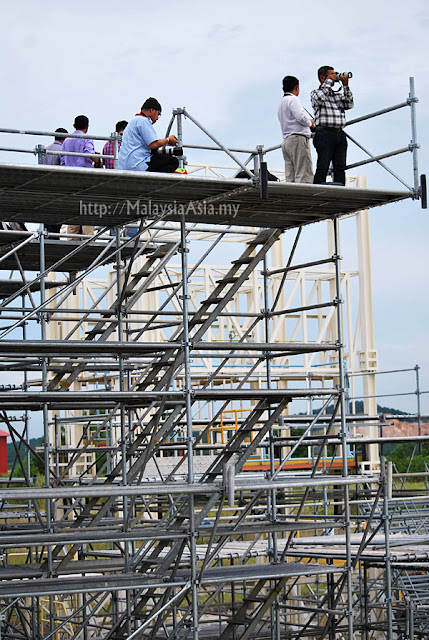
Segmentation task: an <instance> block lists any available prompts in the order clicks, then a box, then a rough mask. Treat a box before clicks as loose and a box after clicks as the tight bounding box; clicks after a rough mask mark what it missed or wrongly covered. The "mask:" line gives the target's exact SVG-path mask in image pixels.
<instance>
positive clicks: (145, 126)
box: [118, 98, 179, 173]
mask: <svg viewBox="0 0 429 640" xmlns="http://www.w3.org/2000/svg"><path fill="white" fill-rule="evenodd" d="M161 111H162V109H161V105H160V104H159V102H158V100H156V99H155V98H148V99H147V100H146V101H145V102H144V103H143V106H142V108H141V112H140V113H137V114H136V116H135V117H134V118H133V119H132V120H131V122H130V123H129V124H128V126H127V128H126V129H125V131H124V133H123V136H122V145H121V149H120V151H119V159H118V169H126V170H127V171H158V172H160V173H173V171H175V170H176V169H177V167H178V166H179V161H178V159H177V158H176V157H175V156H172V155H166V154H162V153H152V151H155V150H157V149H160V148H161V147H165V146H166V145H170V146H172V147H175V146H176V145H177V144H178V142H179V141H178V140H177V138H176V137H175V136H174V135H170V136H168V138H158V136H157V134H156V132H155V129H154V127H153V125H154V123H155V122H156V121H157V120H158V118H159V116H160V115H161Z"/></svg>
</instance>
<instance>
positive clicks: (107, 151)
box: [103, 120, 128, 169]
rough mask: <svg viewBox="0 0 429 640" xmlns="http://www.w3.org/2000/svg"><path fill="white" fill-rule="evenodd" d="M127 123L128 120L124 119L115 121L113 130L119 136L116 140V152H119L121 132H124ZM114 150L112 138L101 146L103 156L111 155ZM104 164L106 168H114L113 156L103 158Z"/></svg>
mask: <svg viewBox="0 0 429 640" xmlns="http://www.w3.org/2000/svg"><path fill="white" fill-rule="evenodd" d="M127 124H128V122H127V121H126V120H119V122H117V123H116V126H115V131H116V133H118V134H119V136H120V137H119V140H118V152H119V149H120V148H121V143H122V134H123V133H124V129H125V127H126V126H127ZM114 150H115V144H114V142H113V140H109V141H108V142H106V144H105V145H104V147H103V156H113V154H114ZM104 166H105V168H106V169H114V168H115V166H114V161H113V158H104Z"/></svg>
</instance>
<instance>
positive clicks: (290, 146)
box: [277, 76, 314, 182]
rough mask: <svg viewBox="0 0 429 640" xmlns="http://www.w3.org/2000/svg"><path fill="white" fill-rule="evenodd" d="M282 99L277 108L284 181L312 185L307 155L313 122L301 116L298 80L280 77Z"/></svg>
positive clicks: (310, 163) (310, 167) (305, 116)
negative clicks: (309, 183)
mask: <svg viewBox="0 0 429 640" xmlns="http://www.w3.org/2000/svg"><path fill="white" fill-rule="evenodd" d="M283 92H284V97H283V99H282V101H281V103H280V105H279V108H278V112H277V115H278V118H279V121H280V126H281V129H282V134H283V142H282V151H283V158H284V160H285V174H286V182H313V164H312V161H311V152H310V137H311V131H310V127H312V126H313V124H314V123H313V120H312V119H311V118H310V117H309V116H308V115H307V114H306V113H305V111H304V109H303V107H302V104H301V102H300V100H299V98H298V96H299V80H298V78H295V76H286V77H284V78H283Z"/></svg>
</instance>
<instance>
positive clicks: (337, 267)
mask: <svg viewBox="0 0 429 640" xmlns="http://www.w3.org/2000/svg"><path fill="white" fill-rule="evenodd" d="M333 224H334V243H335V291H336V302H337V333H338V377H339V394H340V407H341V434H340V435H341V451H342V466H343V469H342V475H343V477H344V478H347V476H348V467H347V432H346V396H345V372H344V345H343V322H342V301H341V277H340V267H341V264H340V263H341V257H340V255H339V246H340V244H339V233H340V229H339V225H340V223H339V219H338V218H334V220H333ZM343 492H344V493H343V495H344V531H345V536H346V571H347V607H348V609H347V623H348V634H349V640H353V591H352V558H351V540H350V498H349V486H348V485H347V484H345V485H344V488H343Z"/></svg>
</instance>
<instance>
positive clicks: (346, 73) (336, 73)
mask: <svg viewBox="0 0 429 640" xmlns="http://www.w3.org/2000/svg"><path fill="white" fill-rule="evenodd" d="M340 76H346V78H353V74H352V72H351V71H341V73H339V72H338V71H336V72H335V82H341V80H340Z"/></svg>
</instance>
